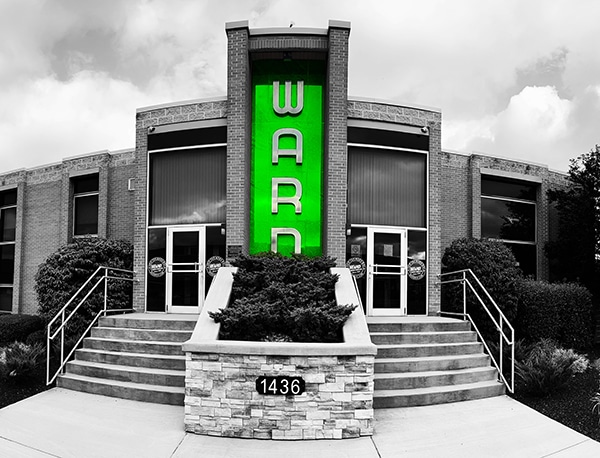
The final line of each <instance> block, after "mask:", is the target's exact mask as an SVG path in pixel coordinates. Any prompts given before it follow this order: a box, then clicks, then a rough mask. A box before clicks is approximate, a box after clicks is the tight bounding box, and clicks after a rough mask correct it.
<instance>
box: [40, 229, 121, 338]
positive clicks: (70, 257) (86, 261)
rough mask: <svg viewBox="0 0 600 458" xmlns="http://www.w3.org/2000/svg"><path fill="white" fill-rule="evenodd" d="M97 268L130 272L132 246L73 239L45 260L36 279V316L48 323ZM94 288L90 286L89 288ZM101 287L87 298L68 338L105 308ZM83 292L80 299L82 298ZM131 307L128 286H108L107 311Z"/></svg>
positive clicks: (98, 240) (113, 281)
mask: <svg viewBox="0 0 600 458" xmlns="http://www.w3.org/2000/svg"><path fill="white" fill-rule="evenodd" d="M99 266H107V267H115V268H119V269H126V270H132V269H133V246H132V245H131V243H129V242H127V241H125V240H107V239H102V238H98V237H86V238H81V239H76V240H75V241H74V242H73V243H70V244H68V245H64V246H63V247H61V248H59V249H58V251H56V252H55V253H53V254H51V255H50V256H48V258H47V259H46V261H44V263H43V264H41V265H40V267H39V269H38V271H37V273H36V276H35V291H36V293H37V297H38V302H39V312H38V313H39V315H40V316H41V317H42V318H43V319H44V321H45V322H46V323H48V322H49V321H50V320H51V319H52V318H54V316H55V315H56V314H57V313H58V312H59V311H60V309H61V308H62V307H63V306H64V305H65V304H66V303H67V302H68V301H69V299H71V297H72V296H73V294H75V293H76V292H77V290H78V289H79V288H80V287H81V285H83V284H84V283H85V282H86V281H87V280H88V278H89V277H90V276H91V275H92V274H93V273H94V271H95V270H96V269H97V268H98V267H99ZM91 286H93V284H91V285H89V287H90V288H91ZM103 290H104V288H103V287H102V286H99V287H98V288H97V290H96V291H95V292H94V293H93V294H92V295H91V296H90V297H89V298H88V300H87V301H86V302H85V303H84V304H83V305H82V306H81V308H80V309H79V310H78V313H77V314H76V315H74V316H73V318H72V319H71V320H70V321H69V324H68V325H67V332H66V334H67V337H70V336H73V335H77V336H80V335H81V333H82V332H83V331H84V330H85V329H86V328H87V326H88V325H89V323H90V322H91V320H92V318H93V317H94V316H95V315H96V313H98V311H99V310H100V309H101V308H102V307H103V306H104V301H103V297H104V294H103ZM84 295H85V292H83V295H82V296H81V298H83V297H84ZM130 306H131V282H129V281H117V280H110V281H109V282H108V305H107V307H108V308H109V309H123V308H128V307H130Z"/></svg>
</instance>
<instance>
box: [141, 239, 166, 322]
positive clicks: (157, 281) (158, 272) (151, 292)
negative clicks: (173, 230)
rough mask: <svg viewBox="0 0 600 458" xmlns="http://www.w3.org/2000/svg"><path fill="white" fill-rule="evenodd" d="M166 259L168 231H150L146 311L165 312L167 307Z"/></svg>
mask: <svg viewBox="0 0 600 458" xmlns="http://www.w3.org/2000/svg"><path fill="white" fill-rule="evenodd" d="M166 259H167V230H166V229H165V228H152V229H148V264H149V266H148V274H147V275H146V278H147V280H148V286H147V288H148V291H147V295H146V310H148V311H149V312H164V311H165V307H166V303H167V302H166V296H165V294H166V292H165V281H166V272H165V266H166Z"/></svg>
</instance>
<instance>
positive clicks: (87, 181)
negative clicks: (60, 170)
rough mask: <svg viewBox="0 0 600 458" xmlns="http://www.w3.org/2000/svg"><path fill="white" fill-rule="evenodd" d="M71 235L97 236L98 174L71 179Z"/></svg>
mask: <svg viewBox="0 0 600 458" xmlns="http://www.w3.org/2000/svg"><path fill="white" fill-rule="evenodd" d="M72 182H73V235H74V236H82V235H98V174H93V175H85V176H82V177H77V178H73V179H72Z"/></svg>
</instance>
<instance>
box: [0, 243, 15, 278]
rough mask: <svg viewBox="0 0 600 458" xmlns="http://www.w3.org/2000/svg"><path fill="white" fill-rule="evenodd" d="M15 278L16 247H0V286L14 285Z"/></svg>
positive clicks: (9, 245)
mask: <svg viewBox="0 0 600 458" xmlns="http://www.w3.org/2000/svg"><path fill="white" fill-rule="evenodd" d="M14 277H15V245H14V244H13V243H11V244H8V245H0V284H2V283H3V284H5V285H12V283H13V281H14Z"/></svg>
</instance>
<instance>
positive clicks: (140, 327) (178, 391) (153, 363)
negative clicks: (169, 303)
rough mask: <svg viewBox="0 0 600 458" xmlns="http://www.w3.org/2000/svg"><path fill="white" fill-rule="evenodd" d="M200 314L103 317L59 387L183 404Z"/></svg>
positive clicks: (70, 364)
mask: <svg viewBox="0 0 600 458" xmlns="http://www.w3.org/2000/svg"><path fill="white" fill-rule="evenodd" d="M196 320H197V315H193V316H190V315H183V316H182V315H162V316H161V315H151V314H128V315H120V316H113V317H107V318H101V319H100V322H99V325H98V327H96V328H93V329H92V332H91V336H90V337H87V338H86V339H84V341H83V348H80V349H78V350H77V351H76V352H75V359H74V360H73V361H70V362H69V363H67V365H66V372H65V373H64V374H62V375H60V376H59V377H58V379H57V386H59V387H62V388H67V389H70V390H75V391H82V392H86V393H92V394H101V395H104V396H112V397H117V398H123V399H131V400H136V401H144V402H154V403H158V404H172V405H183V402H184V393H185V354H184V353H183V352H182V350H181V344H182V342H185V341H186V340H188V339H189V338H190V336H191V334H192V331H193V329H194V326H195V324H196Z"/></svg>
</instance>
